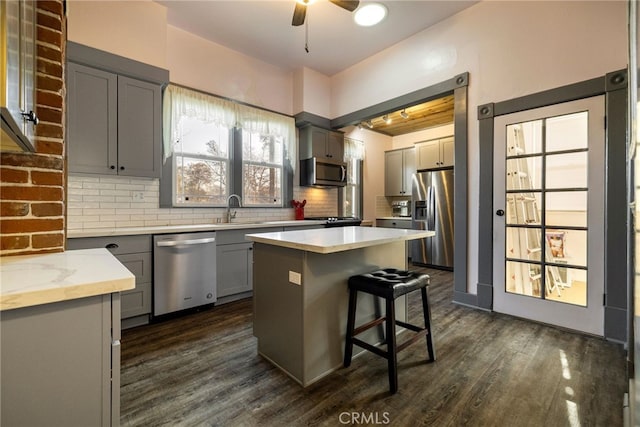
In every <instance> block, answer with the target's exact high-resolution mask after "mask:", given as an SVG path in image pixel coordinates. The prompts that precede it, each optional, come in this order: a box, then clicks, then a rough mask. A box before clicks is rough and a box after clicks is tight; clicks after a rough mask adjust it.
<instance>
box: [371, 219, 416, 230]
mask: <svg viewBox="0 0 640 427" xmlns="http://www.w3.org/2000/svg"><path fill="white" fill-rule="evenodd" d="M376 227H386V228H404V229H407V230H411V218H398V219H376Z"/></svg>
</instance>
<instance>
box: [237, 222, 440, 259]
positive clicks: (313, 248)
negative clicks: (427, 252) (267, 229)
mask: <svg viewBox="0 0 640 427" xmlns="http://www.w3.org/2000/svg"><path fill="white" fill-rule="evenodd" d="M432 236H435V233H434V232H433V231H425V230H406V229H399V228H381V227H378V228H376V227H335V228H321V229H315V230H294V231H281V232H275V233H254V234H247V235H246V236H245V239H247V240H251V241H253V242H257V243H264V244H267V245H274V246H282V247H285V248H292V249H300V250H303V251H308V252H315V253H319V254H329V253H334V252H341V251H348V250H350V249H358V248H365V247H368V246H375V245H382V244H385V243H391V242H398V241H407V240H414V239H421V238H423V237H432Z"/></svg>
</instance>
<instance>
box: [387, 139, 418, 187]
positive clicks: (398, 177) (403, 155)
mask: <svg viewBox="0 0 640 427" xmlns="http://www.w3.org/2000/svg"><path fill="white" fill-rule="evenodd" d="M415 172H416V161H415V149H414V148H413V147H411V148H404V149H400V150H392V151H385V153H384V195H385V196H411V179H412V177H413V174H414V173H415Z"/></svg>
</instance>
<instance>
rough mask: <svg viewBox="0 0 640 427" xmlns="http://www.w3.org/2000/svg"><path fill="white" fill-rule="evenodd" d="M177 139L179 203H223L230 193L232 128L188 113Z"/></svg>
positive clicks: (175, 168) (176, 180)
mask: <svg viewBox="0 0 640 427" xmlns="http://www.w3.org/2000/svg"><path fill="white" fill-rule="evenodd" d="M180 126H181V128H182V130H181V132H180V137H179V138H178V139H177V140H176V142H175V143H174V149H173V151H174V156H173V171H174V182H175V204H176V205H209V206H215V205H223V204H225V202H226V200H227V197H228V195H229V194H231V193H230V192H229V181H230V180H229V170H230V158H229V146H230V142H231V138H230V134H231V132H229V129H227V128H225V127H223V126H220V125H215V124H213V123H204V122H203V121H201V120H198V119H195V118H190V117H185V118H184V119H183V120H182V122H181V124H180Z"/></svg>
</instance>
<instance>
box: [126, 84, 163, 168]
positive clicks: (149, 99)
mask: <svg viewBox="0 0 640 427" xmlns="http://www.w3.org/2000/svg"><path fill="white" fill-rule="evenodd" d="M161 96H162V94H161V90H160V86H159V85H156V84H153V83H147V82H144V81H141V80H136V79H132V78H129V77H124V76H118V174H119V175H127V176H142V177H160V175H161V168H162V98H161Z"/></svg>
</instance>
